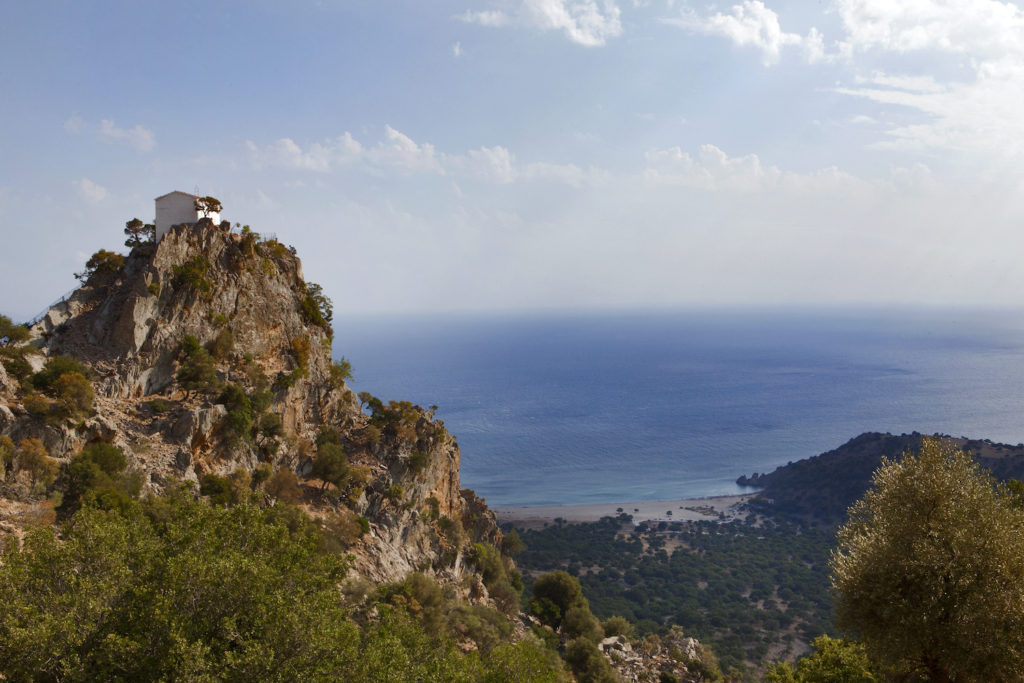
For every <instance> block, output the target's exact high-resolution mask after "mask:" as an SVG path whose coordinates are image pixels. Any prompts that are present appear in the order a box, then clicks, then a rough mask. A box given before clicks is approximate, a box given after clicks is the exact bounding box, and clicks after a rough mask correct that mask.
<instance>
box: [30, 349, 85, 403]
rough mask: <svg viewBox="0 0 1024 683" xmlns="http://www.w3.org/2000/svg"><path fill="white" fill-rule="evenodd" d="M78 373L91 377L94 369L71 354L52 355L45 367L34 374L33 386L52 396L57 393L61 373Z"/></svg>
mask: <svg viewBox="0 0 1024 683" xmlns="http://www.w3.org/2000/svg"><path fill="white" fill-rule="evenodd" d="M69 373H78V374H79V375H81V376H82V377H84V378H86V379H89V378H90V377H92V371H91V370H90V369H89V368H87V367H86V366H84V365H82V364H81V363H79V362H78V361H77V360H75V359H74V358H72V357H71V356H52V357H51V358H49V359H48V360H47V361H46V365H44V366H43V369H42V370H40V371H39V372H37V373H36V374H34V375H32V386H34V387H35V388H36V389H38V390H39V391H42V392H43V393H45V394H48V395H50V396H54V395H56V391H57V380H58V379H60V377H61V375H66V374H69Z"/></svg>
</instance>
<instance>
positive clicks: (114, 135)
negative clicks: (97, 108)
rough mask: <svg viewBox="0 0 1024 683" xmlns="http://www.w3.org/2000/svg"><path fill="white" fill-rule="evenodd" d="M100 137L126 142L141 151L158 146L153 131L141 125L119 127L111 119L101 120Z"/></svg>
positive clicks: (111, 140) (108, 140) (110, 140)
mask: <svg viewBox="0 0 1024 683" xmlns="http://www.w3.org/2000/svg"><path fill="white" fill-rule="evenodd" d="M99 135H100V139H102V140H105V141H107V142H124V143H127V144H129V145H131V146H132V147H134V148H135V149H137V150H139V151H140V152H149V151H151V150H152V149H153V148H154V147H156V136H155V135H154V134H153V131H151V130H149V129H148V128H145V127H144V126H141V125H136V126H135V127H133V128H118V127H117V126H116V125H115V124H114V122H113V121H111V120H110V119H103V120H102V121H101V122H100V130H99Z"/></svg>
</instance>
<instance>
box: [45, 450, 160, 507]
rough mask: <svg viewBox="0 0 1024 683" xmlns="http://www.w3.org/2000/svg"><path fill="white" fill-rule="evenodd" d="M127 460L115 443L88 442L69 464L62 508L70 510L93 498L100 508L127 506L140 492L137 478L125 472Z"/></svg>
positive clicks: (139, 481)
mask: <svg viewBox="0 0 1024 683" xmlns="http://www.w3.org/2000/svg"><path fill="white" fill-rule="evenodd" d="M127 466H128V460H127V458H125V455H124V453H123V452H122V451H121V449H120V448H118V447H117V446H115V445H113V444H111V443H107V442H105V441H96V442H93V443H90V444H88V445H86V446H85V448H83V449H82V451H81V453H79V454H78V455H76V456H74V457H72V458H71V462H70V463H69V464H68V488H67V491H66V493H65V495H64V501H63V503H62V505H61V510H62V511H64V512H73V511H75V510H77V509H78V508H79V507H80V506H81V505H82V503H83V502H84V501H86V500H92V501H94V502H96V503H97V504H98V505H99V506H100V507H102V508H103V509H108V510H115V509H116V510H126V509H128V507H129V506H130V504H131V500H132V499H133V498H135V497H136V496H137V495H138V494H139V490H140V489H141V480H140V478H139V477H138V476H137V475H135V474H133V473H126V472H125V469H126V468H127Z"/></svg>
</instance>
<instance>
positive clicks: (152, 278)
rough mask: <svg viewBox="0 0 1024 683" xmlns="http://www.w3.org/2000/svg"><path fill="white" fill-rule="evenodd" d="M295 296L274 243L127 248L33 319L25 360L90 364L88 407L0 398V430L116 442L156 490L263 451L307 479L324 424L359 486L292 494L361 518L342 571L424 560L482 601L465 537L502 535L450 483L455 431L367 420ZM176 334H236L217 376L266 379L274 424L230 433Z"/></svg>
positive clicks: (174, 241) (191, 240)
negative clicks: (183, 381)
mask: <svg viewBox="0 0 1024 683" xmlns="http://www.w3.org/2000/svg"><path fill="white" fill-rule="evenodd" d="M307 297H308V290H307V286H306V283H305V282H304V280H303V276H302V267H301V263H300V262H299V259H298V258H297V257H296V256H295V254H294V252H293V251H292V250H290V249H289V248H287V247H285V246H284V245H282V244H280V243H278V242H277V241H276V240H272V241H262V242H261V241H260V240H259V239H258V238H257V237H256V236H254V235H236V234H231V233H230V232H228V231H225V230H219V229H216V228H214V227H212V226H211V225H209V224H208V222H206V223H203V222H201V223H199V224H197V225H195V226H178V227H176V228H174V229H172V230H171V231H170V232H169V233H167V234H166V235H165V236H164V237H163V239H162V240H161V241H160V243H159V244H157V245H155V247H149V248H145V249H143V248H138V249H135V250H134V251H133V252H132V254H130V255H129V256H128V257H127V258H126V259H125V264H124V267H123V269H122V271H121V272H120V273H119V274H118V275H117V276H116V278H115V279H113V280H112V281H109V282H106V283H98V282H90V283H88V284H87V285H86V286H83V287H81V288H80V289H78V290H77V291H75V292H74V293H73V294H72V295H70V296H69V297H67V298H66V299H65V300H62V301H61V302H60V303H58V304H56V305H55V306H53V307H52V308H51V309H50V311H48V312H47V313H46V315H44V316H43V318H42V319H41V320H40V321H39V322H38V323H36V324H35V325H34V326H33V327H32V329H31V330H30V332H31V335H32V337H31V338H32V340H33V341H32V343H33V344H35V345H36V346H38V347H39V348H40V349H41V350H42V352H43V354H37V355H32V356H29V357H28V358H29V360H30V362H32V363H35V365H36V369H38V368H39V367H41V366H42V364H43V363H44V362H45V360H46V358H47V357H50V356H54V355H59V354H70V355H73V356H74V357H75V358H77V359H78V360H79V361H81V362H83V363H85V364H86V365H88V366H89V367H90V368H91V369H92V371H93V375H94V376H93V378H92V386H93V389H94V392H95V394H96V398H95V402H94V405H95V411H96V415H94V416H92V417H89V418H88V419H85V420H82V419H81V417H77V418H75V419H73V420H64V421H63V422H60V423H59V424H47V422H46V421H45V420H41V419H38V418H33V417H31V416H29V415H28V414H27V413H26V411H25V410H24V409H23V408H22V407H21V405H20V402H19V401H18V400H11V401H8V403H9V406H8V407H7V408H4V407H3V405H2V404H0V408H2V410H0V431H2V432H3V433H5V434H10V435H12V438H13V436H17V437H18V438H26V437H29V436H33V437H36V438H40V439H42V440H43V441H44V443H45V444H46V445H47V448H48V449H49V450H50V453H51V455H53V456H54V457H55V458H57V459H58V460H59V461H61V462H67V460H68V459H69V458H70V457H72V456H73V455H74V454H75V453H77V452H78V451H80V449H81V448H82V447H83V446H84V445H85V444H86V443H88V442H89V441H93V440H103V441H108V442H112V443H115V444H116V445H118V446H120V447H121V448H122V450H123V451H124V452H125V454H126V456H127V457H128V460H129V464H130V466H131V467H133V468H134V469H136V470H137V471H139V472H140V473H141V474H142V475H144V476H143V481H144V482H145V484H144V485H145V486H146V487H147V488H148V489H149V490H151V491H153V492H157V493H159V492H160V491H161V490H162V488H163V487H164V486H166V485H168V484H169V482H171V481H174V480H178V479H184V480H186V481H192V482H195V481H196V480H197V479H198V477H199V476H201V475H203V474H207V473H213V474H222V475H223V474H230V473H232V472H234V471H235V470H239V469H240V470H246V471H249V472H252V471H253V470H255V468H256V467H257V466H259V465H260V464H261V463H263V462H266V463H269V464H271V465H272V466H273V467H274V468H275V469H283V468H287V469H290V470H291V471H293V472H296V473H297V474H299V475H300V476H301V477H308V476H310V475H311V473H312V462H313V457H314V455H315V451H316V447H315V445H314V444H315V443H316V437H317V433H318V431H319V430H320V429H321V428H323V427H329V428H331V429H333V430H336V431H337V432H338V434H339V437H340V439H341V442H342V446H343V448H344V450H345V452H346V454H347V456H348V458H349V462H350V465H351V468H352V470H353V471H354V472H356V473H358V474H359V477H360V478H361V479H365V485H362V484H360V485H356V484H352V485H351V486H350V487H348V488H347V489H346V490H340V491H339V490H335V489H333V487H331V486H323V485H322V482H319V481H318V480H306V481H304V482H303V490H302V496H303V497H302V504H303V506H304V507H305V509H306V510H307V511H308V512H309V513H310V514H312V515H314V516H322V517H325V518H327V517H330V516H331V515H337V514H339V511H340V508H341V507H347V508H348V510H341V512H345V513H346V514H348V515H349V516H351V517H354V516H355V515H359V516H362V517H364V518H365V520H366V523H367V524H368V526H369V533H367V534H365V535H364V536H363V537H362V538H359V539H358V540H351V539H350V540H349V543H350V545H351V547H350V548H348V550H349V552H351V554H352V556H353V558H354V559H353V563H352V565H353V569H354V571H355V572H357V573H359V574H361V575H363V576H365V577H367V578H369V579H372V580H375V581H394V580H398V579H401V578H403V577H404V576H405V575H406V574H408V573H409V572H412V571H424V572H427V573H429V574H432V575H433V576H435V577H437V578H439V579H440V580H442V581H446V582H449V584H450V585H452V586H455V587H457V590H459V591H469V588H463V587H462V586H463V583H464V584H465V586H467V587H468V586H474V587H475V588H474V589H473V590H472V591H471V592H472V593H473V594H474V596H475V599H477V600H479V601H482V602H486V601H487V600H488V599H489V597H488V595H487V590H486V588H485V587H484V585H483V583H482V582H481V581H480V580H479V576H477V575H476V574H475V572H476V569H475V567H474V566H473V565H472V563H471V562H468V561H467V560H466V559H465V558H466V553H467V552H469V551H470V550H471V547H470V544H471V543H473V542H486V543H491V544H494V545H499V544H500V542H501V532H500V530H499V529H498V526H497V523H496V520H495V517H494V514H493V513H492V512H491V511H490V510H489V509H488V508H487V505H486V503H485V502H484V501H483V499H480V498H478V497H477V496H476V495H475V494H474V493H473V492H472V491H469V490H463V489H461V488H460V481H459V466H460V453H459V449H458V446H457V444H456V442H455V439H454V438H453V437H452V436H451V435H450V434H448V432H447V431H446V430H445V429H444V427H443V424H442V423H441V422H440V421H438V420H435V419H434V415H433V414H432V413H431V412H430V411H428V410H424V409H422V408H419V407H415V408H413V407H409V408H408V410H406V409H405V408H403V410H404V411H405V412H404V413H403V417H402V418H401V420H399V422H400V424H376V425H368V422H369V418H368V417H367V416H366V415H365V414H363V412H362V410H361V409H360V404H359V401H358V399H357V398H356V396H355V394H354V393H353V392H352V391H351V390H349V389H348V388H347V387H346V386H344V384H343V383H339V382H337V381H332V378H331V366H332V360H331V337H330V333H329V330H328V329H327V328H326V326H325V325H317V324H313V323H312V322H310V316H309V315H308V313H307V312H304V308H303V306H304V304H305V303H308V302H306V298H307ZM186 335H191V336H193V337H195V338H196V339H197V340H198V341H199V342H200V343H201V344H204V345H210V344H211V343H212V342H214V340H216V339H217V338H218V336H223V337H225V338H227V339H228V340H229V341H233V344H227V346H228V347H230V348H228V350H226V351H225V350H223V349H222V350H221V351H220V352H219V354H218V356H217V359H216V372H217V376H218V378H219V381H220V382H221V383H232V384H235V385H237V386H239V387H241V388H242V389H243V390H244V391H245V392H246V393H247V394H248V395H250V396H253V395H255V393H256V392H257V384H259V386H260V389H259V390H260V391H264V390H265V389H266V387H267V385H268V384H270V385H272V391H271V392H270V395H269V398H267V397H266V396H264V399H261V400H264V403H265V404H269V405H267V406H266V413H267V414H276V415H277V416H279V417H280V418H281V431H282V432H283V433H282V434H279V435H278V434H275V435H270V436H267V435H265V434H263V433H262V432H257V431H256V430H255V426H254V428H253V429H252V430H250V431H249V432H248V433H243V434H241V435H239V434H234V437H233V438H232V437H231V434H229V431H230V424H229V422H230V421H229V420H227V418H228V410H227V408H226V407H225V406H224V405H220V403H219V402H217V403H215V402H214V401H215V397H216V395H217V393H216V392H210V393H207V394H203V393H202V392H195V391H192V392H185V391H184V390H182V389H181V387H180V386H179V385H178V384H177V383H176V382H175V374H176V372H177V371H178V369H179V367H180V360H181V359H180V356H181V351H182V341H183V339H184V338H185V336H186ZM4 377H6V374H5V375H0V392H4V393H5V394H8V395H10V396H12V397H13V396H15V395H16V392H17V389H18V387H17V386H16V385H15V386H11V387H7V386H5V385H4V384H3V382H5V380H4ZM6 382H7V383H8V384H10V383H11V382H13V380H11V379H10V378H9V377H8V378H7V379H6ZM51 422H52V421H51ZM243 428H245V427H243ZM321 492H322V494H321ZM463 579H468V580H466V581H463Z"/></svg>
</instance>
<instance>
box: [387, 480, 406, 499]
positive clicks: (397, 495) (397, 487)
mask: <svg viewBox="0 0 1024 683" xmlns="http://www.w3.org/2000/svg"><path fill="white" fill-rule="evenodd" d="M385 495H386V496H387V497H388V498H389V499H391V500H394V501H401V500H402V496H404V495H405V489H404V488H402V485H401V484H392V485H391V486H390V487H388V490H387V493H386V494H385Z"/></svg>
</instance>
